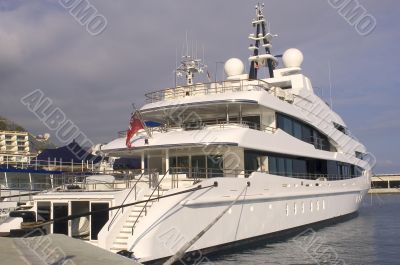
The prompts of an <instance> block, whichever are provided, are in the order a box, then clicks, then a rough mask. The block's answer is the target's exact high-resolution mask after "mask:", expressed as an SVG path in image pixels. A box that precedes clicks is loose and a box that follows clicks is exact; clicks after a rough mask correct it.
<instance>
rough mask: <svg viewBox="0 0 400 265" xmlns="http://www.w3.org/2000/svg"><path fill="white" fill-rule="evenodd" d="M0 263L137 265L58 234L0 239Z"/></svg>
mask: <svg viewBox="0 0 400 265" xmlns="http://www.w3.org/2000/svg"><path fill="white" fill-rule="evenodd" d="M0 249H1V252H0V260H1V262H0V263H1V264H13V265H50V264H54V265H55V264H60V265H61V264H62V265H92V264H93V265H109V264H118V265H128V264H129V265H135V264H138V265H139V264H140V263H138V262H136V261H134V260H132V259H128V258H126V257H123V256H121V255H118V254H114V253H111V252H109V251H106V250H104V249H101V248H99V247H97V246H94V245H92V244H90V243H87V242H85V241H82V240H80V239H74V238H70V237H67V236H65V235H61V234H51V235H44V236H37V237H29V238H5V237H3V238H0Z"/></svg>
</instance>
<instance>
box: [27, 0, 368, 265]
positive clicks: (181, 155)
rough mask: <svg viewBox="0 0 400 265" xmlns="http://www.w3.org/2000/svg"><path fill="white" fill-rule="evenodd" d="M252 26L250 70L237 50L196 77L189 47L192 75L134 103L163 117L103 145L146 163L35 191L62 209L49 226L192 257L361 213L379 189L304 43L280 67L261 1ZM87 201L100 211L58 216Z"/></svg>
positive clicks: (137, 249)
mask: <svg viewBox="0 0 400 265" xmlns="http://www.w3.org/2000/svg"><path fill="white" fill-rule="evenodd" d="M252 25H253V26H254V28H255V31H256V33H255V34H250V36H249V39H250V41H251V42H253V44H252V45H251V46H250V47H249V49H250V51H251V56H250V57H249V64H250V67H249V68H250V71H249V73H248V74H247V73H244V64H243V62H242V61H241V60H239V59H237V58H232V59H229V60H227V61H226V63H225V66H224V70H225V74H226V80H224V81H219V82H210V83H195V81H194V78H195V76H194V75H195V74H201V73H202V72H204V71H203V69H204V66H203V65H202V64H201V61H200V60H198V59H196V58H195V57H194V56H189V55H187V56H184V58H183V61H182V64H181V66H180V67H179V68H178V69H177V72H178V73H181V74H183V76H184V77H186V84H185V85H182V86H178V85H177V86H175V87H173V88H167V89H164V90H161V91H157V92H152V93H149V94H146V96H147V99H148V102H147V104H145V105H144V106H143V107H142V108H141V109H140V110H139V111H138V112H137V113H136V114H138V115H137V117H138V118H140V120H142V121H144V124H147V123H146V122H147V121H152V122H154V123H158V126H156V127H146V126H144V128H143V129H140V130H138V131H137V132H136V133H135V134H134V135H133V137H132V139H130V138H129V139H127V138H126V135H125V134H124V135H121V136H120V137H119V138H117V139H115V140H113V141H112V142H110V143H108V144H107V145H105V146H103V148H102V151H103V152H104V153H106V154H107V155H110V156H116V157H130V158H132V159H140V161H141V170H140V172H136V174H132V177H131V178H129V179H124V180H121V181H118V179H113V183H112V185H109V184H107V185H106V184H104V185H102V186H98V187H97V188H95V187H94V186H90V184H87V183H86V184H85V188H86V189H87V191H84V190H83V191H82V190H80V191H71V190H70V191H68V192H63V191H57V192H49V193H45V194H40V195H37V196H35V197H34V209H35V211H36V212H37V213H38V216H41V218H42V219H43V220H49V219H54V222H53V223H52V224H50V225H49V226H48V227H47V229H48V232H51V233H65V234H68V235H70V236H74V237H84V238H85V239H86V240H88V241H90V242H91V243H93V244H96V245H98V246H99V247H102V248H104V249H107V250H110V251H113V252H119V251H128V252H134V255H135V256H136V257H137V258H138V259H139V260H140V261H142V262H149V261H158V260H163V259H166V258H168V257H171V256H173V255H174V254H175V253H176V252H178V251H181V252H182V251H183V252H186V253H191V254H192V255H191V258H192V261H193V260H195V259H199V260H200V259H202V258H203V256H202V255H203V254H206V253H209V252H211V251H215V250H221V249H225V248H228V247H232V246H237V245H239V244H245V243H249V242H255V241H257V240H264V242H268V241H265V240H267V239H268V238H271V237H275V236H279V235H286V234H289V233H290V232H295V233H299V232H301V231H304V230H305V229H306V227H309V226H313V225H316V224H320V223H325V222H332V221H334V220H338V219H341V218H345V217H348V216H352V215H353V214H354V213H356V212H357V210H358V208H359V206H360V203H361V201H362V199H363V197H364V196H365V194H366V193H367V191H368V189H369V188H370V176H371V165H370V162H369V160H368V155H367V150H366V148H365V147H364V146H363V145H362V144H361V143H360V142H359V141H358V140H357V139H355V138H354V137H353V136H351V135H350V134H349V130H348V129H347V126H346V124H345V123H344V121H343V120H342V119H341V118H340V117H339V115H338V114H336V113H335V112H334V111H333V110H332V109H331V107H330V106H329V105H328V104H326V103H325V102H324V100H322V99H321V98H319V97H318V96H317V95H316V93H314V90H313V87H312V83H311V81H310V79H309V78H307V77H306V76H305V75H304V74H303V69H302V68H301V65H302V62H303V55H302V53H301V52H300V51H299V50H297V49H293V48H291V49H288V50H287V51H286V52H285V53H284V54H283V55H282V56H281V57H282V62H283V67H282V68H278V67H277V66H278V62H280V59H278V58H279V57H280V56H274V55H272V53H271V50H272V45H271V43H272V39H273V38H274V37H275V35H273V34H271V33H269V32H267V27H266V19H265V17H264V16H263V7H262V6H260V5H258V6H257V7H256V18H255V19H254V20H253V21H252ZM277 57H278V58H277ZM263 70H265V71H263ZM261 72H265V73H266V74H268V77H260V73H261ZM136 114H135V115H136ZM127 140H128V141H127ZM127 142H128V145H129V146H130V147H127ZM88 185H89V186H88ZM119 205H125V206H126V207H124V208H121V209H116V208H118V206H119ZM111 207H116V208H112V209H113V210H110V211H103V212H102V211H99V210H101V209H103V210H104V209H107V208H111ZM85 211H86V212H87V211H95V213H93V214H92V215H91V217H81V218H80V219H78V220H77V219H75V220H69V221H66V220H61V219H59V217H62V216H66V215H74V214H75V215H76V214H79V213H82V212H85ZM40 213H42V214H40ZM43 213H44V214H43ZM60 220H61V221H60ZM85 231H86V237H85V236H83V235H84V234H85Z"/></svg>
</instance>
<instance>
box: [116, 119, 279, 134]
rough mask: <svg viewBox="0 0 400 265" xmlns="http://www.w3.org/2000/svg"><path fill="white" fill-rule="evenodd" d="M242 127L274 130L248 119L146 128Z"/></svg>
mask: <svg viewBox="0 0 400 265" xmlns="http://www.w3.org/2000/svg"><path fill="white" fill-rule="evenodd" d="M235 126H237V127H242V128H249V129H253V130H258V131H266V132H271V133H274V132H275V131H276V128H275V127H272V126H268V125H264V124H259V123H255V122H248V121H242V122H236V121H232V122H229V121H206V122H201V121H199V122H193V123H190V124H182V125H181V126H174V125H161V126H157V127H150V128H148V130H149V132H150V133H154V132H169V131H173V130H179V129H183V130H187V131H189V130H202V129H205V128H211V127H216V128H219V129H228V128H232V127H235ZM118 137H126V131H119V132H118Z"/></svg>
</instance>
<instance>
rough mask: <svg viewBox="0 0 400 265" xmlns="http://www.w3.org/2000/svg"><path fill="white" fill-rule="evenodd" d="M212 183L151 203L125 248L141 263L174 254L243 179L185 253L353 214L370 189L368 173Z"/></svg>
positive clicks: (254, 239)
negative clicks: (333, 177) (320, 178)
mask: <svg viewBox="0 0 400 265" xmlns="http://www.w3.org/2000/svg"><path fill="white" fill-rule="evenodd" d="M212 181H217V182H218V183H219V184H218V187H217V188H210V190H206V191H197V192H194V193H193V194H190V195H182V196H175V197H171V198H168V199H166V200H164V201H163V200H160V201H159V202H157V203H156V204H154V205H153V207H152V208H151V209H150V210H149V212H148V215H147V216H145V217H144V218H143V219H142V220H141V221H140V223H139V224H138V226H137V227H136V228H135V230H134V233H133V235H132V237H131V239H130V240H129V241H128V249H129V250H131V251H133V252H134V253H135V256H136V257H138V258H140V259H141V261H143V262H146V261H151V260H159V259H163V258H166V257H169V256H172V255H174V254H175V253H176V252H177V251H178V250H180V249H181V247H182V246H183V245H184V244H185V243H186V242H189V241H190V240H192V239H193V238H194V237H195V236H196V235H197V234H198V233H200V232H201V231H202V230H204V229H205V228H206V227H207V226H208V225H209V224H210V223H212V222H213V221H215V219H216V218H217V217H218V216H219V215H220V214H221V213H222V212H223V211H224V210H225V209H227V208H229V207H230V205H231V203H233V202H234V201H235V198H237V196H238V195H239V194H240V192H241V191H242V190H243V187H246V185H247V183H249V185H250V186H249V187H248V188H245V192H244V193H243V195H242V196H241V197H240V198H239V200H237V201H236V202H234V204H233V206H232V207H230V209H229V210H228V211H227V212H226V214H224V215H223V216H222V217H221V219H219V220H218V221H217V222H216V223H215V224H214V225H213V226H212V227H211V228H210V229H209V230H207V231H206V233H205V234H204V235H203V236H202V237H201V238H200V239H199V240H198V241H196V242H195V243H194V244H193V245H192V246H191V247H190V248H189V249H188V251H187V252H188V253H196V255H197V256H196V257H197V258H199V257H203V256H204V255H205V254H206V253H210V252H214V251H216V250H221V249H226V248H232V247H236V246H238V245H242V244H248V243H252V242H257V241H259V240H265V239H268V238H274V237H277V236H284V235H290V234H293V233H294V234H296V233H300V232H303V231H304V230H305V229H306V228H307V227H310V226H311V227H312V226H314V225H320V224H321V225H323V224H329V223H332V222H336V221H337V220H340V219H343V218H347V217H349V216H351V215H354V213H356V212H357V210H358V208H359V206H360V204H361V201H362V198H363V197H364V196H365V194H366V193H367V190H368V188H369V187H368V181H367V177H359V178H354V179H348V180H339V181H313V180H302V179H294V178H288V177H281V176H273V175H268V174H265V173H255V174H254V175H252V177H250V178H248V179H236V180H235V179H228V178H225V179H224V178H221V179H216V180H207V181H204V182H203V183H202V184H203V185H204V186H206V185H207V184H210V183H212ZM209 182H210V183H209ZM175 191H176V190H175ZM171 192H173V191H171Z"/></svg>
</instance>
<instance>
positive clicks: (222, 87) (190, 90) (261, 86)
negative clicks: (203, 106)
mask: <svg viewBox="0 0 400 265" xmlns="http://www.w3.org/2000/svg"><path fill="white" fill-rule="evenodd" d="M249 88H252V89H249ZM245 89H247V90H245ZM269 89H270V84H269V83H267V82H265V81H263V80H248V79H245V80H228V81H220V82H209V83H199V84H194V85H187V86H177V87H173V88H166V89H163V90H158V91H154V92H150V93H146V94H145V96H146V101H147V102H157V101H162V100H165V98H166V97H167V98H168V97H170V96H172V97H173V98H177V97H185V96H191V95H196V94H197V93H199V92H200V93H203V94H219V93H225V92H226V91H230V92H240V91H250V90H269Z"/></svg>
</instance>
